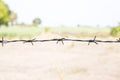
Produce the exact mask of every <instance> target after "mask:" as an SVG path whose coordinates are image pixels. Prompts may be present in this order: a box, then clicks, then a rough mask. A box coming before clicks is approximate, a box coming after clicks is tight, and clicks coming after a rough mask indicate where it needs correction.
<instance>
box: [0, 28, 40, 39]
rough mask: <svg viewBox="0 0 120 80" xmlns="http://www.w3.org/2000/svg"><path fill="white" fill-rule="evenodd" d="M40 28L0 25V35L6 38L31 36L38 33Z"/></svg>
mask: <svg viewBox="0 0 120 80" xmlns="http://www.w3.org/2000/svg"><path fill="white" fill-rule="evenodd" d="M41 32H42V29H39V28H36V27H1V28H0V37H2V36H4V37H7V38H20V39H21V38H33V37H35V36H38V35H40V33H41Z"/></svg>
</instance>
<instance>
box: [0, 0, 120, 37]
mask: <svg viewBox="0 0 120 80" xmlns="http://www.w3.org/2000/svg"><path fill="white" fill-rule="evenodd" d="M119 2H120V1H119V0H70V1H68V0H51V1H49V0H39V1H38V0H19V1H18V0H15V1H12V0H0V36H5V37H7V38H32V37H34V36H39V35H40V34H41V33H46V32H47V33H48V32H49V33H54V34H59V35H60V36H63V37H65V36H75V37H78V38H79V37H89V36H90V37H91V36H95V35H96V36H99V37H119V35H120V34H119V32H120V27H119V26H120V23H119V21H120V10H119V9H118V8H119V7H120V5H119ZM21 4H22V5H21Z"/></svg>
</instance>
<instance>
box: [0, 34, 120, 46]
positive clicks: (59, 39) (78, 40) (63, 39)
mask: <svg viewBox="0 0 120 80" xmlns="http://www.w3.org/2000/svg"><path fill="white" fill-rule="evenodd" d="M50 41H56V44H58V43H59V42H62V44H63V45H64V42H65V41H76V42H87V43H88V45H90V43H95V44H96V45H97V44H98V42H99V43H120V38H119V39H116V40H114V41H112V40H97V39H96V36H94V38H93V39H88V40H82V39H67V38H54V39H44V40H38V39H36V38H34V39H31V40H5V39H4V37H2V39H1V40H0V43H1V44H2V46H4V44H7V43H15V42H23V43H31V44H32V45H34V42H50Z"/></svg>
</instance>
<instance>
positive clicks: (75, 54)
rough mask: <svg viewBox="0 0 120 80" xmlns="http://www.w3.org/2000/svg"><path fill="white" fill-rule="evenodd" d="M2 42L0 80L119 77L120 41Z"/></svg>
mask: <svg viewBox="0 0 120 80" xmlns="http://www.w3.org/2000/svg"><path fill="white" fill-rule="evenodd" d="M55 43H56V42H45V43H35V44H34V46H32V45H31V44H29V43H26V44H22V43H17V44H15V43H10V44H6V45H5V46H4V47H1V46H0V80H120V44H107V43H106V44H105V43H104V44H99V45H95V44H91V45H89V46H88V45H87V43H80V42H65V45H62V44H61V43H59V44H55Z"/></svg>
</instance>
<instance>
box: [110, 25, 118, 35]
mask: <svg viewBox="0 0 120 80" xmlns="http://www.w3.org/2000/svg"><path fill="white" fill-rule="evenodd" d="M110 34H111V35H112V36H113V37H119V36H120V24H119V25H118V26H116V27H113V28H111V32H110Z"/></svg>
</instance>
